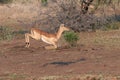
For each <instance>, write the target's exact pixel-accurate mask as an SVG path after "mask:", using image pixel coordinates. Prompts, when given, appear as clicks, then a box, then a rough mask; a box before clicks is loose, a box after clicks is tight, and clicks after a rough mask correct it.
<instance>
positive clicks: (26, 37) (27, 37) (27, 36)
mask: <svg viewBox="0 0 120 80" xmlns="http://www.w3.org/2000/svg"><path fill="white" fill-rule="evenodd" d="M29 35H30V34H29V33H26V34H25V44H26V45H25V47H29V46H30V42H29Z"/></svg>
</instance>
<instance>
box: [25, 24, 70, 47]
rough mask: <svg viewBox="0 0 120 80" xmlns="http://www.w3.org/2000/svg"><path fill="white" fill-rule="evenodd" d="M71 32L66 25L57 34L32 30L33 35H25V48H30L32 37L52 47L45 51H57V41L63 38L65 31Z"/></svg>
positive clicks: (62, 25)
mask: <svg viewBox="0 0 120 80" xmlns="http://www.w3.org/2000/svg"><path fill="white" fill-rule="evenodd" d="M69 30H70V29H69V28H67V27H65V26H64V24H61V25H60V28H59V30H58V32H57V33H55V34H51V33H47V32H44V31H42V30H40V29H37V28H32V29H31V33H26V34H25V42H26V46H25V47H27V48H29V46H30V39H29V38H30V37H32V38H33V39H35V40H42V41H43V42H45V43H47V44H50V45H51V46H46V47H45V49H56V48H57V47H58V46H57V41H58V40H59V38H60V37H61V35H62V33H63V32H64V31H69Z"/></svg>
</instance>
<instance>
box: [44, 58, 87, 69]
mask: <svg viewBox="0 0 120 80" xmlns="http://www.w3.org/2000/svg"><path fill="white" fill-rule="evenodd" d="M82 61H86V59H85V58H81V59H79V60H76V61H68V62H63V61H55V62H51V63H46V64H44V65H43V67H46V66H48V65H58V66H68V65H70V64H74V63H78V62H82Z"/></svg>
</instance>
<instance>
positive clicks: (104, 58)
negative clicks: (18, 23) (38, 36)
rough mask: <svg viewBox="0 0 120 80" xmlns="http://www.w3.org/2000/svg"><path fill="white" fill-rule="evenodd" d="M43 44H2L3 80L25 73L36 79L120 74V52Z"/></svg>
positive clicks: (0, 46) (113, 49)
mask: <svg viewBox="0 0 120 80" xmlns="http://www.w3.org/2000/svg"><path fill="white" fill-rule="evenodd" d="M45 45H46V44H44V43H43V42H40V41H35V40H32V41H31V47H30V48H25V47H24V40H17V41H16V40H13V41H11V42H3V43H1V44H0V77H1V76H3V75H6V74H13V73H15V74H24V75H27V76H32V77H42V76H52V75H54V76H56V75H73V74H105V75H120V49H116V48H112V49H110V48H106V47H104V46H100V45H98V46H95V45H90V46H87V45H81V46H79V47H74V48H59V49H57V50H45V49H44V48H43V46H45Z"/></svg>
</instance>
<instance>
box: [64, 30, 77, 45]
mask: <svg viewBox="0 0 120 80" xmlns="http://www.w3.org/2000/svg"><path fill="white" fill-rule="evenodd" d="M64 39H65V40H66V42H68V43H69V44H70V46H76V44H77V41H78V40H79V36H78V34H77V33H75V32H73V31H69V32H65V34H64Z"/></svg>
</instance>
